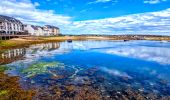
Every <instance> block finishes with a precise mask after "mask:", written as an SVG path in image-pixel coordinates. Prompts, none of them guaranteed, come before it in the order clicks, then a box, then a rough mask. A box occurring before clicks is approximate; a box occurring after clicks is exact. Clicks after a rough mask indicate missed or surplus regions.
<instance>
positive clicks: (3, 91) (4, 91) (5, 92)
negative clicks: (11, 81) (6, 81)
mask: <svg viewBox="0 0 170 100" xmlns="http://www.w3.org/2000/svg"><path fill="white" fill-rule="evenodd" d="M8 92H9V91H8V90H0V96H1V95H6V94H7V93H8Z"/></svg>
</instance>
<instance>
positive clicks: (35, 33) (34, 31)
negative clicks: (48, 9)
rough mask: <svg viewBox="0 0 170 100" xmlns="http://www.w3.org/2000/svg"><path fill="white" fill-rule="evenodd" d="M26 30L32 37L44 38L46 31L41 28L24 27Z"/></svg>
mask: <svg viewBox="0 0 170 100" xmlns="http://www.w3.org/2000/svg"><path fill="white" fill-rule="evenodd" d="M24 30H25V31H26V32H28V33H29V34H30V35H32V36H44V30H43V28H42V27H40V26H34V25H24Z"/></svg>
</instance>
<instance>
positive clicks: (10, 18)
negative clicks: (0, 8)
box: [0, 15, 22, 24]
mask: <svg viewBox="0 0 170 100" xmlns="http://www.w3.org/2000/svg"><path fill="white" fill-rule="evenodd" d="M0 21H9V22H13V23H20V24H22V22H21V21H20V20H17V19H15V18H13V17H9V16H4V15H0Z"/></svg>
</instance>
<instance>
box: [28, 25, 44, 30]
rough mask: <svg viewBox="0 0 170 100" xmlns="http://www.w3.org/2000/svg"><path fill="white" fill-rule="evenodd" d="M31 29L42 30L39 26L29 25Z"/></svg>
mask: <svg viewBox="0 0 170 100" xmlns="http://www.w3.org/2000/svg"><path fill="white" fill-rule="evenodd" d="M31 27H32V28H33V29H34V30H38V28H41V29H43V27H41V26H34V25H31Z"/></svg>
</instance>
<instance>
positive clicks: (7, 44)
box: [0, 35, 170, 50]
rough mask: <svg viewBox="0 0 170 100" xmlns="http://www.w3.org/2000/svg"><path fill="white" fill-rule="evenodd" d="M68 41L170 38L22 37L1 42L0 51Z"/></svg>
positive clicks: (169, 39)
mask: <svg viewBox="0 0 170 100" xmlns="http://www.w3.org/2000/svg"><path fill="white" fill-rule="evenodd" d="M67 40H73V41H79V40H126V41H129V40H151V41H170V36H149V35H148V36H142V37H134V36H130V35H127V36H126V35H122V36H55V37H21V38H13V39H10V40H0V50H6V49H12V48H19V47H28V46H29V45H32V44H40V43H48V42H62V41H67Z"/></svg>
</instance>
